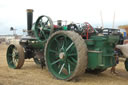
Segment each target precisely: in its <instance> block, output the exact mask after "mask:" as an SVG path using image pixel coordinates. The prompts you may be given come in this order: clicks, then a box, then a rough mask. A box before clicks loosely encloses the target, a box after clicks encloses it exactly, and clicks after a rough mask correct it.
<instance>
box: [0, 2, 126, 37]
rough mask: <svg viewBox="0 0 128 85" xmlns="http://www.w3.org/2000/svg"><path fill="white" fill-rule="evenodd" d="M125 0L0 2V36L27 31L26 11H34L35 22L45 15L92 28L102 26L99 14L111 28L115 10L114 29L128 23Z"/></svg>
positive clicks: (54, 19) (105, 25) (106, 25)
mask: <svg viewBox="0 0 128 85" xmlns="http://www.w3.org/2000/svg"><path fill="white" fill-rule="evenodd" d="M127 4H128V0H0V35H3V34H12V32H10V30H9V29H10V27H11V26H13V27H14V28H16V29H17V33H20V34H22V29H26V27H27V26H26V9H34V16H33V17H34V20H33V21H36V19H37V18H38V17H39V16H40V15H47V16H49V17H51V18H52V20H53V21H56V20H58V19H59V20H60V19H62V20H67V21H74V22H76V23H79V22H85V21H86V22H89V23H90V24H91V25H92V26H93V27H97V26H101V17H100V11H102V17H103V21H104V27H112V23H113V16H114V11H115V28H117V27H118V26H119V25H124V24H128V5H127Z"/></svg>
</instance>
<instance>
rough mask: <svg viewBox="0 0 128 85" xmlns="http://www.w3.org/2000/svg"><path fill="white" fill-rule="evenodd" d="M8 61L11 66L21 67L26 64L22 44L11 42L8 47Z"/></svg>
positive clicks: (14, 67)
mask: <svg viewBox="0 0 128 85" xmlns="http://www.w3.org/2000/svg"><path fill="white" fill-rule="evenodd" d="M6 56H7V63H8V66H9V67H10V68H13V69H20V68H21V67H22V66H23V64H24V50H23V47H22V46H21V45H14V44H11V45H10V46H9V47H8V49H7V54H6Z"/></svg>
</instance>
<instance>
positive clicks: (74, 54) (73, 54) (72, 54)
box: [67, 53, 77, 56]
mask: <svg viewBox="0 0 128 85" xmlns="http://www.w3.org/2000/svg"><path fill="white" fill-rule="evenodd" d="M67 56H77V53H71V54H67Z"/></svg>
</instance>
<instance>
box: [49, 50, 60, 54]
mask: <svg viewBox="0 0 128 85" xmlns="http://www.w3.org/2000/svg"><path fill="white" fill-rule="evenodd" d="M49 52H52V53H56V54H57V53H58V52H57V51H55V50H52V49H50V50H49Z"/></svg>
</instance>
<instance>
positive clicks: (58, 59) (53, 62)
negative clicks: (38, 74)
mask: <svg viewBox="0 0 128 85" xmlns="http://www.w3.org/2000/svg"><path fill="white" fill-rule="evenodd" d="M60 61H61V59H58V60H56V61H54V62H52V63H51V65H54V64H56V63H58V62H60Z"/></svg>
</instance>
